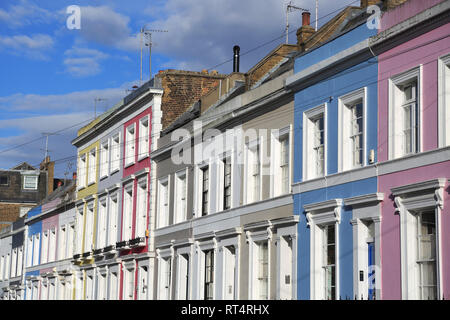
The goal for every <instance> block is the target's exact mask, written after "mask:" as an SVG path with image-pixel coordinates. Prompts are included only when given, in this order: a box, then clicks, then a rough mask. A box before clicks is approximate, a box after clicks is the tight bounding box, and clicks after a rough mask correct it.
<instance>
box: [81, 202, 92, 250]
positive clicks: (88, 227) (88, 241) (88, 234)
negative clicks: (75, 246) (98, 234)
mask: <svg viewBox="0 0 450 320" xmlns="http://www.w3.org/2000/svg"><path fill="white" fill-rule="evenodd" d="M94 210H95V203H94V201H93V200H91V201H89V202H87V203H86V223H85V228H84V248H83V253H86V252H91V251H92V245H93V240H94V215H95V213H94Z"/></svg>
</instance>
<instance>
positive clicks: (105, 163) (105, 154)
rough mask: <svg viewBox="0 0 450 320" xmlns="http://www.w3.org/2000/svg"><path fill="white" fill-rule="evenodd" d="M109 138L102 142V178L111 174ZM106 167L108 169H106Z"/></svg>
mask: <svg viewBox="0 0 450 320" xmlns="http://www.w3.org/2000/svg"><path fill="white" fill-rule="evenodd" d="M109 145H110V142H109V139H106V140H105V141H103V142H102V143H100V174H99V175H100V180H102V179H105V178H106V177H108V175H109V170H110V169H109V166H110V159H109V158H110V150H109ZM105 168H106V169H105Z"/></svg>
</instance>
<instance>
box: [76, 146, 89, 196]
mask: <svg viewBox="0 0 450 320" xmlns="http://www.w3.org/2000/svg"><path fill="white" fill-rule="evenodd" d="M86 161H87V153H86V152H85V153H83V154H81V155H80V156H79V157H78V176H77V177H79V179H77V185H78V190H81V189H83V188H85V187H86V185H87V183H86V181H87V170H86V169H87V162H86Z"/></svg>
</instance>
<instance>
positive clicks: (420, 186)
mask: <svg viewBox="0 0 450 320" xmlns="http://www.w3.org/2000/svg"><path fill="white" fill-rule="evenodd" d="M445 180H446V179H445V178H438V179H432V180H427V181H422V182H417V183H411V184H407V185H404V186H400V187H394V188H391V192H392V194H393V195H394V196H395V197H397V196H403V195H405V194H407V193H411V192H417V191H425V190H428V189H438V188H443V187H444V186H445Z"/></svg>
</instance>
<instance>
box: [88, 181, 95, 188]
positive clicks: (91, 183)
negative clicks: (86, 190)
mask: <svg viewBox="0 0 450 320" xmlns="http://www.w3.org/2000/svg"><path fill="white" fill-rule="evenodd" d="M93 184H95V181H91V182H89V183H88V185H87V186H88V187H90V186H92V185H93Z"/></svg>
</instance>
